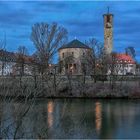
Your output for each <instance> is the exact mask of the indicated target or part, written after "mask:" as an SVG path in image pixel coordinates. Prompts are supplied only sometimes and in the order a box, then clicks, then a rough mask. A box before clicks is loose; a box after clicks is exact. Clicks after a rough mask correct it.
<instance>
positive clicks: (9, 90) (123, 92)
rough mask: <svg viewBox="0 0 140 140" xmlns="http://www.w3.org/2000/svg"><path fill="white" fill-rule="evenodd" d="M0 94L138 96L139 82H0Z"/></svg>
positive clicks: (86, 96)
mask: <svg viewBox="0 0 140 140" xmlns="http://www.w3.org/2000/svg"><path fill="white" fill-rule="evenodd" d="M0 96H1V97H12V98H48V97H49V98H50V97H51V98H130V99H139V98H140V84H139V82H135V81H131V82H116V83H109V82H105V83H103V82H97V83H86V84H84V83H71V85H69V84H68V83H61V84H59V86H56V87H54V85H53V84H52V85H49V86H46V84H44V85H39V84H38V85H36V86H35V85H34V84H29V83H26V84H23V85H20V84H19V82H18V81H17V83H16V82H11V83H8V82H6V83H4V84H0Z"/></svg>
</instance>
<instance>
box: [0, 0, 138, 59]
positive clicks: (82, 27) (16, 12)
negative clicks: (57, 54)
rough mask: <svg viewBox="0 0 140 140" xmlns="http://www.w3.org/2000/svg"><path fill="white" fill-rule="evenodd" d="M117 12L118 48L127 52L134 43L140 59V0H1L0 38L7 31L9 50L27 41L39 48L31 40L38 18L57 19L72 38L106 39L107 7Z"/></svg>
mask: <svg viewBox="0 0 140 140" xmlns="http://www.w3.org/2000/svg"><path fill="white" fill-rule="evenodd" d="M108 6H109V7H110V12H111V13H112V14H114V34H113V35H114V48H113V50H114V51H117V52H124V48H125V47H128V46H133V47H134V48H135V50H136V52H137V53H136V55H137V60H139V61H140V57H138V55H140V1H135V2H126V1H123V2H122V1H114V2H113V1H99V2H96V1H89V2H87V1H82V2H80V1H59V2H56V1H30V2H29V1H23V2H19V1H15V2H9V1H6V2H4V1H1V2H0V39H3V38H4V34H6V39H7V46H6V49H7V50H8V51H16V50H17V48H18V46H19V45H25V46H26V47H27V48H28V50H29V53H30V54H32V53H33V52H34V51H35V47H34V46H33V43H32V41H31V40H30V35H31V27H32V25H33V24H34V23H36V22H48V23H52V22H57V23H58V24H59V25H61V26H63V27H65V28H66V29H67V30H68V37H69V41H71V40H73V39H74V38H75V37H76V38H77V39H78V40H80V41H82V42H84V41H85V40H87V39H89V38H91V37H94V38H96V39H98V40H99V41H101V42H103V41H104V37H103V16H102V15H103V14H104V13H106V12H107V7H108Z"/></svg>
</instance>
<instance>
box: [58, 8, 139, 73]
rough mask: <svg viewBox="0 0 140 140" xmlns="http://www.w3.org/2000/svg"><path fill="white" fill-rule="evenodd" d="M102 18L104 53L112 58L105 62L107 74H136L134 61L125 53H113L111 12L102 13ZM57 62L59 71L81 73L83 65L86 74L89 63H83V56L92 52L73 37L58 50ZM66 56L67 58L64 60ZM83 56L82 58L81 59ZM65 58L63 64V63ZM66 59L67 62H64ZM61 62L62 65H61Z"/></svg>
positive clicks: (89, 68)
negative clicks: (59, 67)
mask: <svg viewBox="0 0 140 140" xmlns="http://www.w3.org/2000/svg"><path fill="white" fill-rule="evenodd" d="M103 20H104V54H105V55H106V56H110V58H113V61H108V63H107V67H108V70H107V73H106V74H107V75H110V74H114V75H128V74H129V75H130V74H131V75H134V74H136V62H135V61H134V60H133V58H132V57H131V56H130V55H128V54H126V53H122V54H120V53H115V54H113V52H112V50H113V14H111V13H109V9H108V12H107V13H106V14H104V15H103ZM58 53H59V62H60V65H61V69H60V73H61V74H66V73H69V72H70V73H71V74H82V73H83V66H84V70H85V73H86V75H87V74H89V73H90V70H91V67H90V64H87V63H83V59H84V58H85V56H88V55H89V54H90V53H92V50H91V48H90V47H88V46H87V45H85V44H84V43H82V42H80V41H79V40H77V39H75V40H73V41H71V42H69V43H68V44H66V45H65V46H62V47H61V48H60V49H59V50H58ZM112 56H113V57H112ZM66 58H67V60H66ZM82 58H83V59H82ZM64 60H65V64H64ZM66 61H67V62H66ZM62 63H63V67H62Z"/></svg>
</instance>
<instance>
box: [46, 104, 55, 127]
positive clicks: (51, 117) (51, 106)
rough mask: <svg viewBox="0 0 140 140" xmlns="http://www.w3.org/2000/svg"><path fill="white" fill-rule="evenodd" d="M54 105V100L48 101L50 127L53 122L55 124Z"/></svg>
mask: <svg viewBox="0 0 140 140" xmlns="http://www.w3.org/2000/svg"><path fill="white" fill-rule="evenodd" d="M53 107H54V104H53V102H52V101H48V104H47V112H48V127H49V128H51V126H52V124H53V111H54V110H53Z"/></svg>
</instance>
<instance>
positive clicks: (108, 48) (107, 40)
mask: <svg viewBox="0 0 140 140" xmlns="http://www.w3.org/2000/svg"><path fill="white" fill-rule="evenodd" d="M103 18H104V49H105V54H110V53H111V52H112V47H113V14H110V13H109V8H108V12H107V14H104V15H103Z"/></svg>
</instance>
